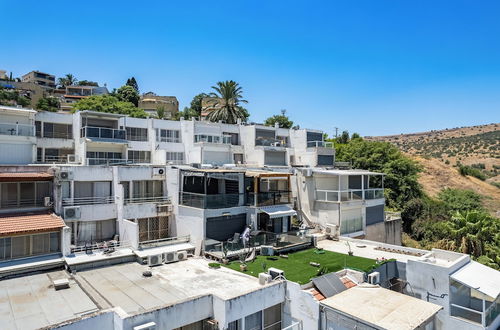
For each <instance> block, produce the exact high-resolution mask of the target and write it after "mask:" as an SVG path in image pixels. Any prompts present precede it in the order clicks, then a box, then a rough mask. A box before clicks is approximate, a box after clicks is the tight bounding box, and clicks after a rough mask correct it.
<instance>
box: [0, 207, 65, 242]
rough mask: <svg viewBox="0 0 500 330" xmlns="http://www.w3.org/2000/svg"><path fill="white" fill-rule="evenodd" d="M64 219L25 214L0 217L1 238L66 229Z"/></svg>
mask: <svg viewBox="0 0 500 330" xmlns="http://www.w3.org/2000/svg"><path fill="white" fill-rule="evenodd" d="M64 226H65V223H64V221H63V219H62V218H61V217H60V216H58V215H55V214H53V213H52V214H51V213H23V214H15V215H8V216H3V217H0V236H10V235H15V234H21V233H34V232H47V231H54V230H59V229H60V228H62V227H64Z"/></svg>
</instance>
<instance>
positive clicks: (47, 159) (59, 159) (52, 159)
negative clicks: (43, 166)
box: [37, 155, 68, 163]
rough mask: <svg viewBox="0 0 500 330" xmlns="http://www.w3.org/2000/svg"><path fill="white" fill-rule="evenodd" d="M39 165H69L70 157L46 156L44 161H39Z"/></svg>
mask: <svg viewBox="0 0 500 330" xmlns="http://www.w3.org/2000/svg"><path fill="white" fill-rule="evenodd" d="M37 161H38V162H39V163H67V162H68V156H67V155H66V156H47V155H46V156H45V157H44V158H43V159H38V160H37Z"/></svg>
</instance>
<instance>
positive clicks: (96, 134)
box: [81, 126, 127, 140]
mask: <svg viewBox="0 0 500 330" xmlns="http://www.w3.org/2000/svg"><path fill="white" fill-rule="evenodd" d="M81 137H89V138H98V139H113V140H126V139H127V131H126V130H124V129H115V128H105V127H93V126H85V127H82V128H81Z"/></svg>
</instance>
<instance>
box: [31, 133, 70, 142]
mask: <svg viewBox="0 0 500 330" xmlns="http://www.w3.org/2000/svg"><path fill="white" fill-rule="evenodd" d="M37 135H39V134H38V133H37ZM42 137H44V138H48V139H66V140H67V139H72V138H73V133H67V132H45V131H44V132H43V136H42Z"/></svg>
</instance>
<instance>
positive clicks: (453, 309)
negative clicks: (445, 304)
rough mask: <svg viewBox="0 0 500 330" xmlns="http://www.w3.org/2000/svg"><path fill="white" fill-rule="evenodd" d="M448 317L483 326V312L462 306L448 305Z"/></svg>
mask: <svg viewBox="0 0 500 330" xmlns="http://www.w3.org/2000/svg"><path fill="white" fill-rule="evenodd" d="M450 315H451V316H456V317H460V318H463V319H466V320H469V321H472V322H476V323H479V324H483V312H481V311H477V310H474V309H471V308H467V307H464V306H460V305H456V304H450Z"/></svg>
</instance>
